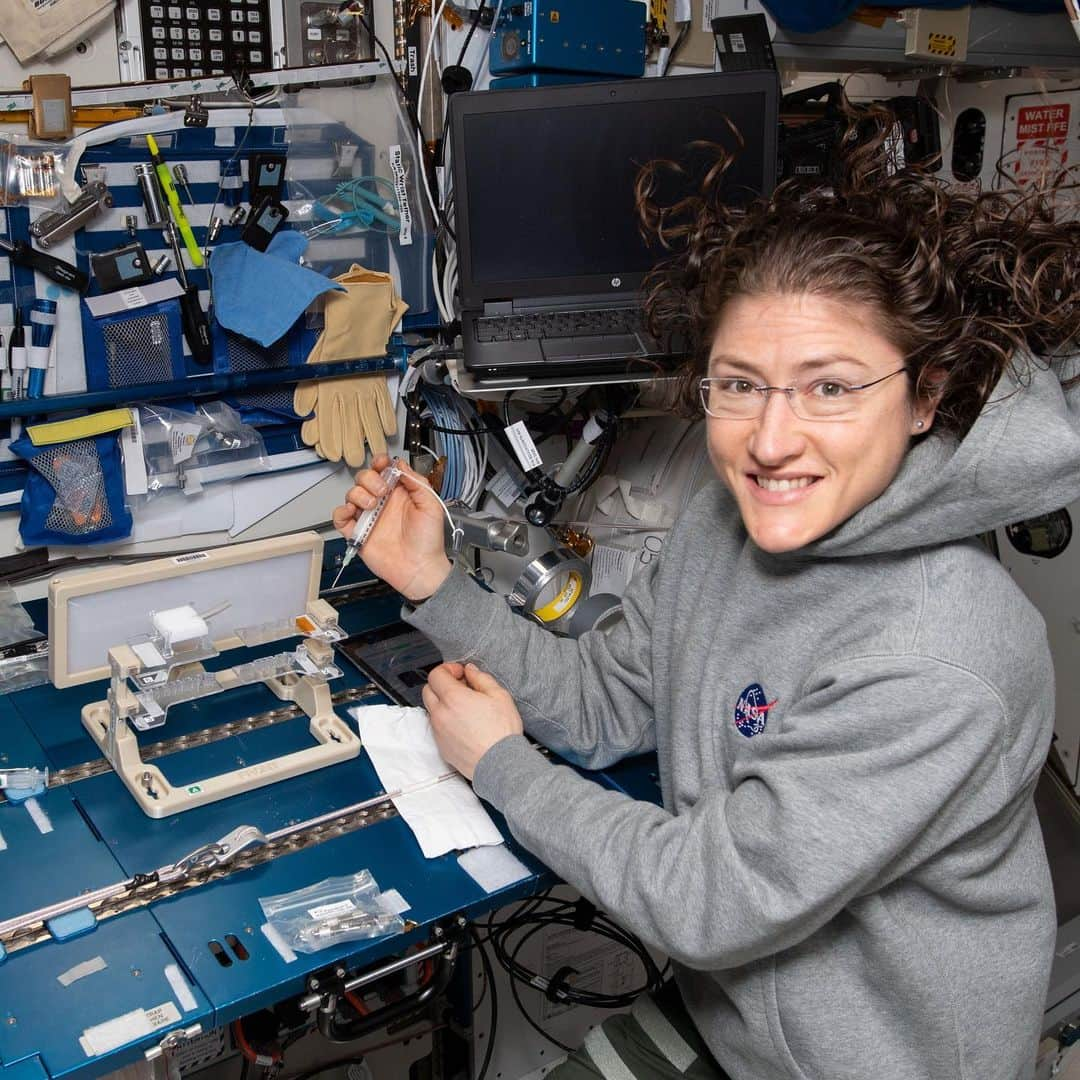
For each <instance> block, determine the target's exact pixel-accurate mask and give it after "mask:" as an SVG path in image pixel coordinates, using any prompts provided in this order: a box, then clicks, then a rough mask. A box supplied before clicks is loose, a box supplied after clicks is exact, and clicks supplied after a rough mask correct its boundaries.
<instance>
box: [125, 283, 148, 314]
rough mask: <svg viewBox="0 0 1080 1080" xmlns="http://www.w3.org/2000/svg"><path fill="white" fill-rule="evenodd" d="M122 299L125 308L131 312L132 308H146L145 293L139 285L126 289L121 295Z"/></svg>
mask: <svg viewBox="0 0 1080 1080" xmlns="http://www.w3.org/2000/svg"><path fill="white" fill-rule="evenodd" d="M120 299H121V300H123V302H124V307H126V308H127V309H128V310H129V311H130V310H131V309H132V308H140V307H146V297H145V296H143V291H142V289H140V288H139V287H138V285H133V286H132V287H131V288H130V289H125V290H124V291H123V292H122V293H121V294H120Z"/></svg>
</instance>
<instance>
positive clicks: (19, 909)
mask: <svg viewBox="0 0 1080 1080" xmlns="http://www.w3.org/2000/svg"><path fill="white" fill-rule="evenodd" d="M0 761H2V762H3V765H4V766H11V767H18V766H21V765H41V764H43V760H42V750H41V748H40V747H39V746H38V744H37V741H36V740H35V739H34V737H33V735H32V734H31V733H30V730H29V728H28V727H27V725H26V724H25V723H24V722H23V720H22V718H21V717H20V716H18V715H17V714H16V713H15V712H14V710H13V709H12V708H11V706H10V704H9V702H8V700H7V699H6V698H0ZM0 838H2V842H0V881H2V882H3V886H4V887H3V889H0V919H9V918H12V917H13V916H15V915H21V914H23V913H24V912H28V911H34V910H36V909H37V908H40V907H44V906H45V905H47V904H52V903H55V902H56V901H58V900H66V899H67V898H68V897H70V896H72V895H73V894H75V893H78V892H82V891H84V890H88V889H97V888H100V887H101V886H102V885H109V884H111V883H112V882H114V881H117V880H120V879H121V878H123V876H124V875H123V873H122V872H121V870H120V867H119V865H118V864H117V862H116V860H115V859H114V858H113V857H112V855H110V854H109V851H108V848H107V847H106V846H105V845H104V844H102V843H101V841H100V839H99V838H98V837H97V836H96V835H95V834H94V831H93V829H92V828H91V827H90V826H89V825H88V824H87V822H86V821H85V820H84V819H83V817H82V815H81V814H80V813H79V811H78V808H77V807H76V806H75V805H74V803H73V802H72V798H71V795H70V794H69V792H68V790H67V789H65V788H53V789H52V790H50V791H46V792H44V793H43V794H41V795H38V796H36V797H35V799H34V802H33V803H32V804H27V803H22V804H14V803H9V802H3V803H0ZM61 871H62V872H61ZM2 1000H3V998H2V997H0V1001H2Z"/></svg>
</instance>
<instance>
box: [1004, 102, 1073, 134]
mask: <svg viewBox="0 0 1080 1080" xmlns="http://www.w3.org/2000/svg"><path fill="white" fill-rule="evenodd" d="M1070 109H1071V106H1070V105H1069V104H1067V103H1062V104H1060V105H1027V106H1025V107H1024V108H1022V109H1020V110H1019V111H1018V112H1017V114H1016V138H1017V141H1018V142H1019V141H1021V140H1023V139H1067V138H1068V137H1069V111H1070Z"/></svg>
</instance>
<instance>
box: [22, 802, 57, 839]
mask: <svg viewBox="0 0 1080 1080" xmlns="http://www.w3.org/2000/svg"><path fill="white" fill-rule="evenodd" d="M23 806H25V807H26V812H27V813H28V814H29V815H30V820H31V821H33V823H34V824H35V825H36V826H37V830H38V832H39V833H41V835H42V836H44V835H45V834H46V833H51V832H52V831H53V825H52V822H51V821H50V820H49V815H48V814H46V813H45V810H44V809H43V807H42V806H41V804H40V803H39V802H38V801H37V799H27V800H26V802H24V803H23Z"/></svg>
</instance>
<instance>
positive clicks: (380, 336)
mask: <svg viewBox="0 0 1080 1080" xmlns="http://www.w3.org/2000/svg"><path fill="white" fill-rule="evenodd" d="M335 280H336V281H339V282H341V283H342V284H343V285H344V286H345V288H346V291H345V292H343V293H340V292H335V293H328V294H327V295H326V299H325V308H324V312H325V328H324V330H323V332H322V333H321V334H320V335H319V339H318V340H317V341H316V342H315V345H314V347H313V348H312V350H311V352H310V353H308V358H307V363H309V364H324V363H332V362H333V361H335V360H352V359H361V358H364V357H368V356H382V355H383V354H384V353H385V352H386V341H387V339H388V338H389V337H390V332H391V331H392V330H393V328H394V327H395V326H396V325H397V323H398V320H399V319H400V318H401V316H402V315H403V314H404V313H405V312H406V311H407V310H408V307H409V305H408V304H406V303H405V302H404V301H403V300H402V299H401V298H400V297H398V296H397V295H396V294H395V293H394V283H393V280H392V279H391V278H390V276H389V275H388V274H381V273H375V272H374V271H371V270H365V269H364V267H362V266H359V265H358V264H356V263H353V265H352V266H351V267H350V268H349V270H347V271H346V272H345V273H344V274H341V275H340V276H339V277H337V278H335ZM293 408H294V409H295V410H296V413H297V414H298V415H299V416H308V415H309V414H311V413H314V415H313V416H311V418H310V419H308V420H306V421H305V422H304V424H303V425H302V426H301V428H300V437H301V438H302V439H303V440H304V442H305V443H306V444H307V445H308V446H311V447H314V449H315V452H316V453H317V454H319V455H320V456H321V457H324V458H326V460H327V461H341V459H342V458H344V459H345V461H346V462H347V463H348V464H349V465H350V466H351V467H352V468H357V469H358V468H360V466H362V465H363V464H364V460H365V455H364V443H365V441H366V442H367V443H368V444H369V445H370V446H371V450H372V453H373V454H380V453H385V452H386V436H387V435H394V434H396V433H397V417H396V416H395V415H394V403H393V401H392V400H391V398H390V391H389V390H388V388H387V385H386V376H385V375H382V374H373V375H344V376H342V377H341V378H338V379H318V380H313V381H311V382H304V383H300V384H299V385H298V386H297V388H296V392H295V394H294V395H293Z"/></svg>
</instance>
